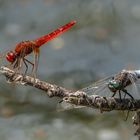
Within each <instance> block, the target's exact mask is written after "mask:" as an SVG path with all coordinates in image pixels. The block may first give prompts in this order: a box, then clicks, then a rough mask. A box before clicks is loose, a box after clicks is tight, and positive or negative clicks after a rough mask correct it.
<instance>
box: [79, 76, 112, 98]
mask: <svg viewBox="0 0 140 140" xmlns="http://www.w3.org/2000/svg"><path fill="white" fill-rule="evenodd" d="M112 77H113V76H109V77H106V78H104V79H102V80H99V81H97V82H95V83H93V84H92V85H90V86H88V87H85V88H83V89H81V91H83V92H85V93H87V94H88V95H100V96H109V94H110V92H111V91H110V90H109V88H108V82H109V80H111V79H112Z"/></svg>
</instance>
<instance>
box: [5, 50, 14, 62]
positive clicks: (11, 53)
mask: <svg viewBox="0 0 140 140" xmlns="http://www.w3.org/2000/svg"><path fill="white" fill-rule="evenodd" d="M6 59H7V60H8V61H9V62H11V63H13V62H14V61H15V59H16V55H15V53H14V52H13V51H10V52H8V53H7V55H6Z"/></svg>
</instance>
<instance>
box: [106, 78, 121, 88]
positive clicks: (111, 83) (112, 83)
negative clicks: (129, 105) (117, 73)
mask: <svg viewBox="0 0 140 140" xmlns="http://www.w3.org/2000/svg"><path fill="white" fill-rule="evenodd" d="M108 86H109V88H114V89H116V88H118V87H119V86H120V82H119V81H116V80H110V81H109V84H108Z"/></svg>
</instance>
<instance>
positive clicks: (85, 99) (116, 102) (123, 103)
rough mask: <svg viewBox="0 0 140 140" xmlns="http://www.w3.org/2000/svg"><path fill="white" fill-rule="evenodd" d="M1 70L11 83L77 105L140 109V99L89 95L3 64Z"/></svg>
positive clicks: (107, 109) (103, 109)
mask: <svg viewBox="0 0 140 140" xmlns="http://www.w3.org/2000/svg"><path fill="white" fill-rule="evenodd" d="M0 72H1V73H2V74H3V75H4V76H5V77H6V79H7V81H8V82H10V83H17V84H22V85H29V86H33V87H35V88H38V89H40V90H43V91H45V94H46V95H48V96H49V97H60V98H62V99H63V101H64V102H67V103H70V104H74V105H76V106H87V107H91V108H97V109H100V110H101V111H111V110H129V111H136V110H138V109H140V100H135V101H132V99H122V100H120V99H118V98H113V97H101V96H98V95H91V96H90V95H87V94H86V93H85V92H83V91H76V92H74V91H70V90H67V89H65V88H63V87H59V86H57V85H53V84H50V83H47V82H44V81H41V80H39V79H35V78H33V77H30V76H23V75H21V74H18V73H16V72H15V71H14V70H11V69H9V68H7V67H4V66H2V67H1V69H0Z"/></svg>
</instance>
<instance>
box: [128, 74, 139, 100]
mask: <svg viewBox="0 0 140 140" xmlns="http://www.w3.org/2000/svg"><path fill="white" fill-rule="evenodd" d="M128 78H129V80H130V81H131V83H132V84H131V86H130V87H131V89H129V90H130V91H131V92H132V93H130V94H132V96H134V98H138V97H139V98H140V95H139V92H138V88H137V85H136V83H137V81H138V77H136V76H135V75H134V74H132V73H129V74H128Z"/></svg>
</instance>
